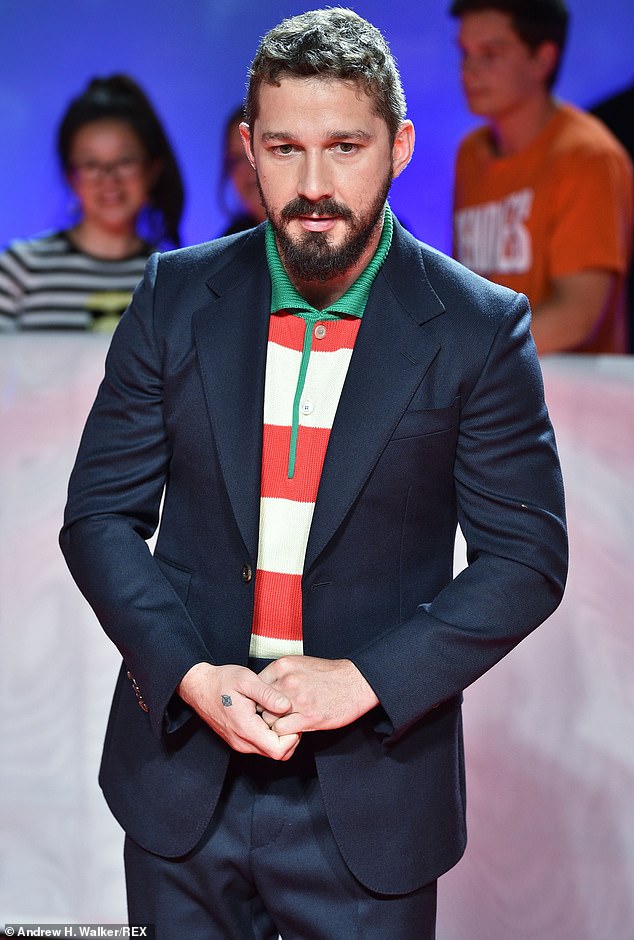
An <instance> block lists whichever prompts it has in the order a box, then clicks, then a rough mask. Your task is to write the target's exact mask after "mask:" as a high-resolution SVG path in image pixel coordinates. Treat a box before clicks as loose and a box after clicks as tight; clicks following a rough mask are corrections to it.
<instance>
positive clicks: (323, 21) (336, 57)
mask: <svg viewBox="0 0 634 940" xmlns="http://www.w3.org/2000/svg"><path fill="white" fill-rule="evenodd" d="M288 75H291V76H296V77H301V78H306V77H311V76H318V77H319V76H321V77H323V78H324V79H340V80H344V81H352V82H356V83H357V84H359V85H360V86H361V87H362V88H363V89H364V91H366V92H367V94H368V95H369V96H370V98H371V99H372V102H373V106H374V111H375V113H376V114H378V115H379V116H380V117H382V118H383V119H384V120H385V122H386V124H387V126H388V130H389V133H390V137H391V139H392V140H394V137H395V136H396V132H397V131H398V129H399V127H400V126H401V124H402V123H403V121H404V120H405V114H406V104H405V94H404V92H403V86H402V85H401V78H400V75H399V73H398V68H397V66H396V62H395V61H394V57H393V55H392V53H391V52H390V47H389V46H388V44H387V41H386V39H385V38H384V36H383V35H382V33H381V32H380V31H379V30H378V29H377V28H376V26H373V25H372V24H371V23H368V21H367V20H364V19H363V18H362V17H360V16H359V15H358V14H357V13H355V12H354V11H353V10H347V9H344V8H343V7H336V8H328V9H323V10H311V11H309V12H308V13H301V14H299V16H293V17H290V18H289V19H285V20H283V21H282V22H281V23H280V24H279V26H275V27H274V28H273V29H271V30H269V32H268V33H267V34H266V35H265V36H264V37H263V38H262V40H261V41H260V45H259V47H258V50H257V52H256V54H255V58H254V59H253V62H252V63H251V68H250V69H249V74H248V83H247V97H246V102H245V115H246V119H247V122H248V123H249V124H250V125H251V127H253V123H254V121H255V120H256V118H257V116H258V106H259V91H260V86H261V85H262V84H263V83H266V84H270V85H279V83H280V79H281V78H283V77H284V76H288Z"/></svg>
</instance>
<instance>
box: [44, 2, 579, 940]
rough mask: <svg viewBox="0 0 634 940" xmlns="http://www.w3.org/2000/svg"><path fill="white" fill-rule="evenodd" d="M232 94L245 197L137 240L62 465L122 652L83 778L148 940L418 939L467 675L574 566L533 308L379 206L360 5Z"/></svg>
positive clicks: (510, 640) (375, 120) (455, 842)
mask: <svg viewBox="0 0 634 940" xmlns="http://www.w3.org/2000/svg"><path fill="white" fill-rule="evenodd" d="M246 114H247V120H248V124H245V125H243V126H242V134H243V137H244V141H245V146H246V151H247V153H248V156H249V159H250V160H251V162H252V163H253V165H254V167H255V169H256V171H257V174H258V180H259V185H260V189H261V193H262V200H263V202H264V204H265V206H266V210H267V215H268V222H266V223H264V224H263V225H261V226H259V227H258V228H256V229H254V230H252V231H250V232H247V233H244V234H240V235H234V236H230V237H228V238H226V239H221V240H218V241H216V242H213V243H211V244H209V245H203V246H198V247H194V248H191V249H185V250H183V251H178V252H175V253H170V254H166V255H162V256H154V257H153V259H152V260H151V261H150V262H149V264H148V268H147V273H146V277H145V280H144V283H143V285H142V286H141V287H140V288H139V290H138V292H137V294H136V296H135V298H134V300H133V302H132V305H131V307H130V309H129V310H128V311H127V313H126V314H125V316H124V318H123V320H122V322H121V324H120V326H119V328H118V330H117V332H116V334H115V336H114V338H113V342H112V346H111V349H110V352H109V355H108V361H107V365H106V376H105V379H104V382H103V384H102V386H101V388H100V390H99V393H98V396H97V400H96V403H95V405H94V408H93V410H92V412H91V415H90V417H89V419H88V423H87V426H86V430H85V433H84V436H83V440H82V444H81V447H80V452H79V455H78V458H77V463H76V467H75V469H74V472H73V475H72V478H71V483H70V495H69V502H68V506H67V511H66V519H65V526H64V528H63V530H62V534H61V544H62V546H63V550H64V553H65V555H66V558H67V560H68V563H69V565H70V567H71V570H72V572H73V575H74V577H75V579H76V580H77V583H78V584H79V586H80V588H81V589H82V591H83V592H84V593H85V595H86V597H87V598H88V599H89V600H90V603H91V604H92V605H93V607H94V609H95V611H96V612H97V615H98V616H99V618H100V620H101V622H102V624H103V626H104V629H105V630H106V631H107V633H108V634H109V636H110V637H111V638H112V639H113V640H114V642H115V643H116V644H117V646H118V647H119V649H120V651H121V654H122V656H123V660H124V665H123V667H122V671H121V675H120V677H119V681H118V685H117V688H116V691H115V699H114V703H113V708H112V713H111V718H110V722H109V726H108V731H107V740H106V744H105V749H104V756H103V763H102V769H101V783H102V786H103V788H104V791H105V794H106V797H107V799H108V801H109V804H110V806H111V808H112V810H113V811H114V813H115V815H116V816H117V818H118V819H119V820H120V822H121V824H122V826H123V827H124V829H125V830H126V833H127V838H126V851H125V856H126V878H127V885H128V901H129V912H130V917H131V919H132V920H133V921H140V922H153V923H156V924H157V925H158V936H159V937H162V938H165V937H169V938H181V937H205V938H218V940H244V938H246V937H253V938H266V940H270V938H274V937H276V936H277V932H278V931H279V932H280V933H281V934H282V936H283V937H284V940H293V938H295V940H299V938H301V940H313V938H314V940H325V938H329V940H342V938H344V937H345V938H348V937H363V938H364V940H370V938H375V940H379V938H380V940H385V938H387V937H389V938H391V940H414V938H416V940H424V938H431V937H433V936H434V930H435V928H434V924H435V908H436V879H437V878H438V876H439V875H440V874H441V873H442V872H444V871H446V870H447V869H448V868H450V867H451V866H452V865H453V864H454V863H455V862H456V861H457V860H458V859H459V857H460V855H461V854H462V852H463V850H464V845H465V804H464V780H463V753H462V739H461V720H460V703H461V692H462V690H463V689H464V688H465V687H466V686H467V685H469V684H470V683H471V682H473V681H474V680H475V679H476V678H477V677H478V676H480V675H481V674H482V673H483V672H485V671H486V670H487V669H488V668H489V667H490V666H492V665H493V664H494V663H495V662H496V661H497V660H499V659H500V658H501V657H502V656H503V655H504V654H505V653H507V652H508V651H509V650H510V649H511V648H512V647H514V646H515V645H516V644H517V643H518V642H519V641H520V640H521V639H522V638H523V637H524V636H525V635H526V634H527V633H528V632H529V631H531V630H532V629H533V628H534V627H536V626H537V625H538V624H539V623H540V622H541V621H543V620H544V619H545V618H546V617H547V616H548V615H549V614H550V613H551V611H552V610H553V609H554V608H555V607H556V605H557V604H558V602H559V600H560V598H561V594H562V590H563V583H564V577H565V567H566V539H565V524H564V514H563V513H564V511H563V499H562V487H561V479H560V475H559V468H558V462H557V456H556V451H555V444H554V440H553V435H552V430H551V427H550V423H549V420H548V416H547V412H546V408H545V405H544V400H543V395H542V385H541V378H540V373H539V367H538V364H537V361H536V357H535V352H534V346H533V343H532V340H531V338H530V333H529V311H528V306H527V303H526V300H525V298H522V297H519V296H516V295H515V294H513V293H511V292H510V291H508V290H506V289H504V288H500V287H497V286H495V285H492V284H489V283H488V282H487V281H485V280H483V279H481V278H479V277H477V276H476V275H474V274H472V273H471V272H468V271H466V270H465V269H463V268H462V267H461V266H460V265H458V264H457V263H456V262H454V261H452V260H450V259H448V258H446V257H444V256H442V255H440V254H439V253H437V252H435V251H433V250H432V249H430V248H427V247H425V246H423V245H421V244H420V243H419V242H417V241H415V240H414V239H413V238H412V237H411V236H410V235H408V233H407V232H405V231H404V230H403V229H402V228H401V227H400V226H399V224H398V223H397V222H396V221H394V219H393V217H392V214H391V212H390V210H389V207H387V206H386V197H387V194H388V190H389V188H390V183H391V181H392V179H394V178H395V177H396V176H398V175H399V174H400V173H401V172H402V171H403V170H404V168H405V167H406V165H407V163H408V161H409V159H410V157H411V155H412V149H413V144H414V131H413V127H412V124H411V122H410V121H408V120H406V119H405V100H404V96H403V92H402V88H401V84H400V79H399V76H398V72H397V69H396V66H395V63H394V60H393V58H392V56H391V54H390V51H389V48H388V46H387V44H386V42H385V40H384V39H383V37H382V36H381V34H380V33H379V32H378V30H376V29H375V28H374V27H373V26H371V25H370V24H369V23H367V22H366V21H365V20H363V19H361V18H360V17H358V16H357V15H356V14H355V13H353V12H351V11H349V10H342V9H328V10H318V11H313V12H310V13H306V14H303V15H301V16H297V17H294V18H292V19H290V20H287V21H284V22H283V23H282V24H280V25H279V26H278V27H276V28H275V29H273V30H271V31H270V32H269V33H268V34H267V35H266V36H265V37H264V39H263V40H262V42H261V44H260V47H259V50H258V53H257V55H256V57H255V60H254V62H253V64H252V67H251V72H250V80H249V89H248V95H247V103H246ZM163 491H164V502H163V508H162V513H161V521H160V528H159V533H158V539H157V542H156V547H155V551H154V555H152V554H150V552H149V551H148V549H147V547H146V544H145V541H144V540H145V539H147V538H149V537H150V536H151V535H152V533H153V532H154V529H155V527H156V526H157V523H158V518H159V504H160V501H161V496H162V494H163ZM457 520H459V522H460V525H461V526H462V529H463V532H464V533H465V536H466V540H467V544H468V553H469V562H470V564H469V567H468V568H467V569H466V570H465V571H464V572H463V573H461V574H460V576H459V577H458V578H457V579H456V580H452V561H453V546H454V536H455V531H456V522H457Z"/></svg>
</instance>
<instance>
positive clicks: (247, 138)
mask: <svg viewBox="0 0 634 940" xmlns="http://www.w3.org/2000/svg"><path fill="white" fill-rule="evenodd" d="M239 130H240V137H242V143H243V144H244V150H245V153H246V155H247V158H248V160H249V163H250V164H251V166H252V167H253V168H254V169H255V157H254V156H253V147H252V146H251V128H250V127H249V125H248V124H247V123H246V121H242V123H241V124H240V128H239Z"/></svg>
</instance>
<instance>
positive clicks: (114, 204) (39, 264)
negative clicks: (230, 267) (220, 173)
mask: <svg viewBox="0 0 634 940" xmlns="http://www.w3.org/2000/svg"><path fill="white" fill-rule="evenodd" d="M57 154H58V159H59V163H60V166H61V170H62V172H63V175H64V179H65V180H66V182H67V184H68V186H69V187H70V189H71V191H72V193H73V194H74V197H75V199H76V201H77V218H76V220H75V221H74V222H73V224H71V225H70V226H69V227H68V228H64V229H62V230H59V231H54V232H49V233H45V234H43V235H40V236H37V237H34V238H29V239H21V240H16V241H14V242H13V243H12V244H11V245H10V246H9V247H8V248H7V249H6V250H5V251H4V252H2V253H1V254H0V328H1V329H5V330H14V329H20V330H26V329H43V328H56V329H82V330H85V329H112V327H113V325H114V324H115V323H116V321H117V320H118V318H119V316H120V315H121V313H122V312H123V310H125V308H126V307H127V305H128V303H129V302H130V298H131V296H132V291H133V290H134V287H135V286H136V284H137V283H138V281H139V280H140V278H141V277H142V275H143V269H144V267H145V262H146V261H147V258H148V256H149V255H150V254H151V253H152V251H154V250H155V249H156V248H157V247H159V246H160V247H165V246H176V245H178V244H179V243H180V232H179V224H180V218H181V214H182V210H183V202H184V192H183V183H182V179H181V175H180V171H179V168H178V165H177V162H176V158H175V156H174V153H173V151H172V147H171V145H170V142H169V140H168V138H167V136H166V133H165V131H164V129H163V127H162V124H161V122H160V120H159V118H158V116H157V115H156V113H155V111H154V109H153V107H152V105H151V103H150V101H149V100H148V98H147V96H146V95H145V93H144V92H143V91H142V89H141V88H140V87H139V85H138V84H137V83H136V82H135V81H133V79H131V78H130V77H128V76H127V75H111V76H109V77H105V78H93V79H92V80H91V81H90V82H89V83H88V85H87V86H86V88H85V89H84V90H83V91H82V92H81V94H79V95H78V96H77V97H76V98H74V99H73V100H72V101H71V102H70V104H69V106H68V108H67V110H66V112H65V113H64V115H63V117H62V119H61V122H60V125H59V128H58V132H57Z"/></svg>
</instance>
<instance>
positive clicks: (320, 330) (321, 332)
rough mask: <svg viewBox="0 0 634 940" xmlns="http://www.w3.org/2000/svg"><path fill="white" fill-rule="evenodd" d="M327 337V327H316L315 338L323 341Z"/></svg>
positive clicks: (320, 325) (321, 324)
mask: <svg viewBox="0 0 634 940" xmlns="http://www.w3.org/2000/svg"><path fill="white" fill-rule="evenodd" d="M325 335H326V327H325V326H324V324H323V323H318V324H317V326H316V327H315V338H316V339H323V338H324V336H325Z"/></svg>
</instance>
